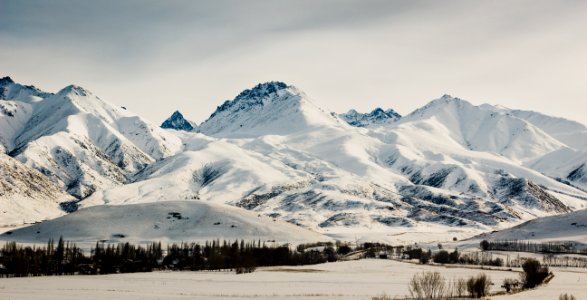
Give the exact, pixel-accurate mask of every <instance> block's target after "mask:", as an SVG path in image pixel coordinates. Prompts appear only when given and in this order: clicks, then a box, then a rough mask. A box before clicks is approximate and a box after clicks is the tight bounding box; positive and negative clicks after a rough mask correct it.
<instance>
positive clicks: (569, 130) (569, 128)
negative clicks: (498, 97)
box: [492, 106, 587, 150]
mask: <svg viewBox="0 0 587 300" xmlns="http://www.w3.org/2000/svg"><path fill="white" fill-rule="evenodd" d="M492 109H494V110H497V111H500V112H502V113H506V114H511V115H512V116H515V117H517V118H520V119H523V120H526V121H528V122H530V123H532V124H533V125H534V126H536V127H538V128H540V129H542V130H543V131H544V132H546V133H548V134H549V135H550V136H552V137H554V138H555V139H557V140H559V141H561V142H562V143H564V144H565V145H567V146H569V147H571V148H574V149H577V150H586V149H587V127H586V126H585V125H584V124H581V123H579V122H575V121H572V120H567V119H564V118H559V117H553V116H548V115H545V114H542V113H539V112H535V111H527V110H517V109H507V108H504V107H496V106H493V107H492Z"/></svg>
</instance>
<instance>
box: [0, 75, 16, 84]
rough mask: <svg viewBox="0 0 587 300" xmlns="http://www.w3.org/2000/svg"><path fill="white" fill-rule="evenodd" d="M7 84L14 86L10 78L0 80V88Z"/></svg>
mask: <svg viewBox="0 0 587 300" xmlns="http://www.w3.org/2000/svg"><path fill="white" fill-rule="evenodd" d="M8 84H14V80H12V78H10V77H9V76H5V77H2V78H0V86H5V85H8Z"/></svg>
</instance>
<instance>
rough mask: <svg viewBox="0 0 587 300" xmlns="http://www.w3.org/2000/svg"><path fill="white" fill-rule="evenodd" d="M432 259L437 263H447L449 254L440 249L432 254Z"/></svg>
mask: <svg viewBox="0 0 587 300" xmlns="http://www.w3.org/2000/svg"><path fill="white" fill-rule="evenodd" d="M433 261H434V262H435V263H437V264H447V263H449V262H450V255H449V254H448V251H446V250H440V251H438V252H437V253H436V254H434V257H433Z"/></svg>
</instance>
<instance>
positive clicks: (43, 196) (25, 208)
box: [0, 153, 73, 226]
mask: <svg viewBox="0 0 587 300" xmlns="http://www.w3.org/2000/svg"><path fill="white" fill-rule="evenodd" d="M72 198H73V197H71V196H70V195H67V194H66V193H64V192H62V191H61V189H60V188H59V186H57V185H56V184H55V183H53V182H51V181H49V180H48V178H46V177H45V176H43V174H41V173H39V172H38V171H36V170H34V169H32V168H29V167H27V166H25V165H23V164H22V163H21V162H19V161H17V160H15V159H13V158H11V157H9V156H7V155H5V154H2V153H0V204H1V205H0V226H9V225H21V224H23V223H32V222H37V221H42V220H45V219H48V218H49V219H50V218H55V217H58V216H61V215H63V214H64V213H65V212H63V211H62V210H61V209H60V206H59V203H61V202H65V201H71V200H72Z"/></svg>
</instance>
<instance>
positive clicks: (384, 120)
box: [338, 107, 402, 127]
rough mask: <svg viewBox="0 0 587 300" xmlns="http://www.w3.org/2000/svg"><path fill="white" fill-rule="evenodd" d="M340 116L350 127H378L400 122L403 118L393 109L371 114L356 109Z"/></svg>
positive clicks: (374, 111)
mask: <svg viewBox="0 0 587 300" xmlns="http://www.w3.org/2000/svg"><path fill="white" fill-rule="evenodd" d="M338 116H339V117H340V118H341V119H343V120H345V121H346V122H347V123H349V125H352V126H356V127H368V126H377V125H382V124H388V123H392V122H395V121H397V120H399V119H400V118H401V117H402V116H401V115H400V114H398V113H397V112H395V111H394V110H393V109H388V110H383V109H381V108H379V107H378V108H376V109H374V110H373V111H371V112H370V113H359V112H357V111H356V110H354V109H351V110H349V111H348V112H346V113H344V114H338Z"/></svg>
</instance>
